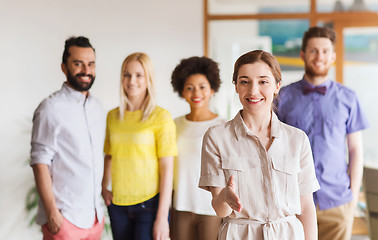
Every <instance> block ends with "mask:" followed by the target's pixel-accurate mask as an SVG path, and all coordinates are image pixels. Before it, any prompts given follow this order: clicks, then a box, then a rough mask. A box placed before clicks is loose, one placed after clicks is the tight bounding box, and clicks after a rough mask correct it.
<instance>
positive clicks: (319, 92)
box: [277, 27, 368, 240]
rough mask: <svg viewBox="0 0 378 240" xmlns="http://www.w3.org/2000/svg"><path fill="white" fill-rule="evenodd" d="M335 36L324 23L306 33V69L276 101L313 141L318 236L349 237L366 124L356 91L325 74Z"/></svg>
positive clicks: (284, 114) (335, 239)
mask: <svg viewBox="0 0 378 240" xmlns="http://www.w3.org/2000/svg"><path fill="white" fill-rule="evenodd" d="M335 40H336V34H335V32H334V30H332V29H330V28H327V27H311V28H310V29H309V30H308V31H306V32H305V33H304V36H303V42H302V49H301V52H300V56H301V58H302V60H303V62H304V64H305V74H304V76H303V79H302V80H300V81H298V82H295V83H292V84H290V85H289V86H286V87H284V88H282V89H281V91H280V94H279V98H278V99H279V100H278V103H277V109H278V114H277V115H278V117H279V119H280V120H281V121H283V122H285V123H287V124H289V125H292V126H294V127H297V128H300V129H302V130H303V131H304V132H306V134H307V135H308V137H309V139H310V142H311V147H312V152H313V157H314V165H315V171H316V177H317V179H318V182H319V184H320V190H318V191H317V192H315V193H314V195H313V196H314V202H315V204H316V209H317V220H318V231H319V240H328V239H329V240H349V239H350V238H351V234H352V227H353V219H354V210H355V208H356V205H357V201H358V195H359V192H360V186H361V180H362V172H363V148H362V136H361V130H363V129H365V128H367V127H368V122H367V119H366V116H365V114H364V113H363V111H362V110H361V107H360V104H359V102H358V99H357V96H356V94H355V92H354V91H352V90H351V89H349V88H347V87H345V86H343V85H341V84H339V83H337V82H334V81H331V79H330V78H329V76H328V72H329V69H330V68H331V66H332V64H333V63H334V61H335V59H336V53H335ZM345 142H346V143H347V144H345ZM346 145H347V149H346V148H345V147H346ZM346 153H348V154H346ZM346 155H347V156H348V158H347V157H346ZM288 157H290V156H288Z"/></svg>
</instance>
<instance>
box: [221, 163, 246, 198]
mask: <svg viewBox="0 0 378 240" xmlns="http://www.w3.org/2000/svg"><path fill="white" fill-rule="evenodd" d="M245 161H246V159H245V158H233V157H222V169H223V172H224V176H225V178H226V184H227V182H228V180H229V179H230V177H231V176H232V175H233V176H234V177H235V184H236V194H237V195H238V197H239V198H240V199H241V197H242V196H241V192H242V191H241V187H242V186H243V181H242V180H243V170H244V169H245V168H244V166H245Z"/></svg>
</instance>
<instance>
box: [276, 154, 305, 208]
mask: <svg viewBox="0 0 378 240" xmlns="http://www.w3.org/2000/svg"><path fill="white" fill-rule="evenodd" d="M271 161H272V167H273V170H272V185H273V186H272V187H273V195H274V199H275V201H276V204H277V206H279V207H280V208H283V209H286V210H288V211H289V213H291V214H294V213H296V214H297V213H298V214H299V212H300V194H299V185H298V172H299V165H298V164H295V163H294V162H291V161H290V158H287V157H285V156H284V157H280V158H272V159H271ZM293 211H294V212H293ZM298 211H299V212H298Z"/></svg>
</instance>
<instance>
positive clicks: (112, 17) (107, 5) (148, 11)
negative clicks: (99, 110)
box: [0, 0, 378, 240]
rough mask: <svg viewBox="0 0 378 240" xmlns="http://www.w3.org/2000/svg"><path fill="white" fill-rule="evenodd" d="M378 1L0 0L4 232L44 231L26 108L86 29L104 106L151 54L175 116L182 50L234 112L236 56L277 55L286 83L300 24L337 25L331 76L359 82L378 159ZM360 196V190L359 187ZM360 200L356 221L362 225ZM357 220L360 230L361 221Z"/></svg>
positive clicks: (292, 72) (369, 146) (294, 73)
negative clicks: (129, 66)
mask: <svg viewBox="0 0 378 240" xmlns="http://www.w3.org/2000/svg"><path fill="white" fill-rule="evenodd" d="M377 11H378V0H363V1H361V0H331V1H329V0H287V1H281V0H265V1H262V2H261V1H250V0H190V1H187V0H161V1H153V0H139V1H130V0H109V1H103V0H64V1H63V0H2V1H0V73H1V78H0V84H1V85H0V112H1V118H0V127H1V130H0V156H1V159H0V162H1V168H0V193H1V197H0V212H1V218H0V239H10V240H12V239H40V238H41V234H40V233H39V231H40V228H39V227H38V226H37V225H32V226H29V222H30V220H31V218H32V216H33V212H31V213H30V212H28V211H26V210H25V199H26V197H27V193H28V191H29V189H31V188H32V187H33V185H34V180H33V175H32V171H31V168H30V167H29V166H28V163H27V160H28V158H29V150H30V143H29V142H30V131H31V126H32V122H31V120H32V115H33V111H34V109H35V108H36V107H37V105H38V104H39V103H40V101H41V100H42V99H43V98H45V97H46V96H48V95H49V94H51V93H52V92H54V91H56V90H58V89H60V87H61V85H62V83H63V81H64V79H65V76H64V75H63V73H62V72H61V69H60V64H61V56H62V53H63V47H64V41H65V40H66V39H67V38H68V37H69V36H72V35H84V36H87V37H88V38H89V39H90V40H91V42H92V44H93V46H94V47H95V48H96V55H97V78H96V81H95V84H94V85H93V88H92V90H93V91H92V92H93V94H94V95H95V96H96V97H97V98H99V99H100V100H101V101H102V103H103V105H104V107H105V110H106V111H108V110H110V109H112V108H114V107H116V106H117V105H118V95H117V94H115V93H117V92H118V88H119V77H120V76H119V69H120V67H121V64H122V60H123V59H124V57H125V56H127V55H128V54H130V53H132V52H136V51H142V52H146V53H147V54H149V55H150V57H151V59H152V61H153V64H154V66H155V72H156V75H157V86H156V87H157V99H158V104H159V105H160V106H162V107H164V108H166V109H168V110H169V111H170V112H171V114H172V116H173V117H177V116H180V115H183V114H184V113H186V112H188V111H189V109H188V107H187V104H185V102H184V101H183V100H181V99H179V98H178V97H177V96H176V94H174V93H173V91H172V90H171V87H170V75H171V72H172V70H173V68H174V67H175V65H176V64H177V62H178V61H179V60H180V59H182V58H187V57H190V56H201V55H207V56H209V57H212V58H213V59H214V60H215V61H217V62H218V63H219V65H220V69H221V78H222V81H223V84H222V87H221V89H220V91H219V93H217V94H216V96H215V98H214V100H213V102H212V108H213V110H214V111H215V112H217V113H219V114H220V115H221V116H222V117H224V118H227V119H229V118H231V117H233V116H234V115H235V113H236V112H237V110H238V109H239V108H240V106H239V105H238V99H237V96H236V94H235V93H234V91H233V90H232V89H233V86H232V84H231V75H232V68H233V63H234V62H235V60H236V58H237V57H238V56H240V55H241V54H242V53H244V52H246V51H249V50H252V49H256V48H260V49H264V50H267V51H270V52H272V53H273V54H274V55H275V56H277V58H278V60H279V62H280V64H281V66H282V70H283V81H284V84H288V83H290V82H293V81H297V80H299V79H300V78H301V77H302V75H303V64H302V62H301V60H300V59H299V50H300V46H301V38H302V35H303V32H304V31H305V30H306V29H307V28H308V27H309V26H312V25H327V26H330V27H332V28H334V29H335V30H336V32H337V34H338V40H337V41H338V42H337V48H336V52H337V62H336V64H335V65H334V67H333V69H332V71H331V78H333V79H334V80H336V81H339V82H342V83H343V84H345V85H347V86H348V87H350V88H352V89H353V90H355V91H356V92H357V94H358V97H359V99H360V101H361V104H362V106H363V108H364V109H365V110H366V113H367V115H368V118H369V121H370V123H371V127H370V128H369V129H368V130H366V131H364V133H363V134H364V152H365V165H368V166H374V165H378V148H377V147H376V146H377V142H378V139H377V138H378V134H377V133H378V112H377V111H375V109H376V106H377V105H378V99H377V98H376V91H377V89H378V81H377V78H378V66H377V65H378V57H377V56H378V55H377V53H378V15H377ZM362 195H363V194H362ZM364 204H365V200H364V198H363V197H362V199H361V204H360V206H361V212H357V213H356V217H361V219H360V220H361V221H362V222H361V226H362V227H356V232H355V234H358V235H364V234H365V235H366V234H367V220H366V219H367V218H366V217H365V215H364V214H365V213H364ZM361 229H362V230H361Z"/></svg>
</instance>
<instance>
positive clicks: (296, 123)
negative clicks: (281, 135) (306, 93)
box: [285, 115, 311, 133]
mask: <svg viewBox="0 0 378 240" xmlns="http://www.w3.org/2000/svg"><path fill="white" fill-rule="evenodd" d="M285 123H287V124H289V125H290V126H293V127H296V128H299V129H302V130H303V131H304V132H306V133H307V132H308V131H309V128H310V126H309V124H310V123H311V121H308V120H307V119H304V118H303V115H300V116H297V115H294V116H291V115H288V116H286V119H285Z"/></svg>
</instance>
